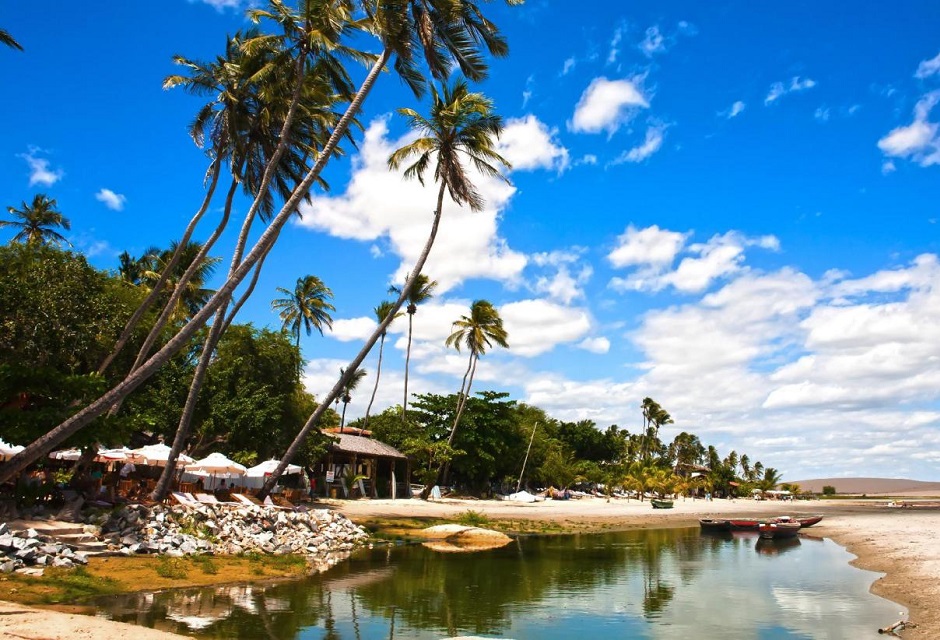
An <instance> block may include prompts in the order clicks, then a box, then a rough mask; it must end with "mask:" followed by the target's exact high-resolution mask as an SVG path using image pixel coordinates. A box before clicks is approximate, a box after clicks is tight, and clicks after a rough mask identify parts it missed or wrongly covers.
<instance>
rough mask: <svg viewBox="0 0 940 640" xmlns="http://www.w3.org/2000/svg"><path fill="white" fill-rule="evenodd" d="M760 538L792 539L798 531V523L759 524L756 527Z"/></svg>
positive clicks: (775, 522)
mask: <svg viewBox="0 0 940 640" xmlns="http://www.w3.org/2000/svg"><path fill="white" fill-rule="evenodd" d="M757 529H758V531H760V537H761V538H771V539H774V540H776V539H777V538H792V537H793V536H795V535H796V534H797V533H799V531H800V523H799V522H784V521H780V520H775V521H768V522H761V523H760V524H759V525H758V527H757Z"/></svg>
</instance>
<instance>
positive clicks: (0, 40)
mask: <svg viewBox="0 0 940 640" xmlns="http://www.w3.org/2000/svg"><path fill="white" fill-rule="evenodd" d="M0 44H5V45H6V46H8V47H10V48H11V49H18V50H20V51H22V50H23V46H22V45H21V44H20V43H19V42H17V41H16V40H14V39H13V36H11V35H10V34H9V32H7V31H6V30H4V29H0Z"/></svg>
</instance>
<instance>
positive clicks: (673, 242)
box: [607, 224, 689, 267]
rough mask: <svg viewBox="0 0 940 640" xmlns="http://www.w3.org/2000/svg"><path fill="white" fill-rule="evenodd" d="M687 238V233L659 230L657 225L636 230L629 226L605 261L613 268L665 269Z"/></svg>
mask: <svg viewBox="0 0 940 640" xmlns="http://www.w3.org/2000/svg"><path fill="white" fill-rule="evenodd" d="M688 236H689V234H687V233H679V232H677V231H667V230H665V229H660V228H659V226H658V225H652V226H649V227H646V228H645V229H637V228H636V227H634V226H633V225H632V224H631V225H628V226H627V229H626V230H625V231H624V232H623V234H621V235H620V236H619V237H618V238H617V242H618V245H617V247H616V248H615V249H614V250H613V251H611V252H610V253H609V254H608V255H607V260H608V261H609V262H610V264H611V265H613V266H614V267H629V266H635V265H650V266H654V267H666V266H669V265H671V264H672V262H673V260H675V258H676V255H678V253H679V251H680V250H681V249H682V247H683V246H684V245H685V241H686V239H687V238H688Z"/></svg>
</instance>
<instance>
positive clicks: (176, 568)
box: [156, 556, 189, 580]
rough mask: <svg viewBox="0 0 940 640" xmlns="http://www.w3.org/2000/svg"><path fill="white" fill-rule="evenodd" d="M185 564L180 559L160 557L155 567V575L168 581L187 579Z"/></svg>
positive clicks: (187, 573)
mask: <svg viewBox="0 0 940 640" xmlns="http://www.w3.org/2000/svg"><path fill="white" fill-rule="evenodd" d="M186 564H187V563H186V562H185V561H184V560H183V559H182V558H168V557H166V556H161V557H160V560H159V562H158V563H157V567H156V571H157V575H158V576H160V577H161V578H168V579H170V580H184V579H186V578H188V577H189V572H188V571H186Z"/></svg>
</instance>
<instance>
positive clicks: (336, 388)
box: [0, 52, 446, 500]
mask: <svg viewBox="0 0 940 640" xmlns="http://www.w3.org/2000/svg"><path fill="white" fill-rule="evenodd" d="M387 57H388V53H387V52H386V53H384V54H383V59H387ZM380 62H381V61H380ZM383 64H384V62H383ZM445 189H446V187H445V185H443V184H442V185H441V188H440V190H439V191H438V194H437V208H436V209H435V210H434V219H433V222H432V223H431V232H430V234H429V235H428V239H427V242H425V244H424V249H422V251H421V255H419V256H418V260H417V261H416V262H415V266H414V268H413V269H412V271H411V275H410V276H408V280H407V281H406V282H405V285H404V286H403V287H402V290H401V294H399V296H398V300H396V301H395V303H394V304H393V305H392V308H391V310H390V311H389V313H388V317H386V318H385V320H383V321H382V322H380V323H379V326H378V327H376V328H375V330H374V331H373V332H372V335H371V336H369V338H368V339H367V340H366V342H365V344H364V345H362V348H361V349H360V350H359V353H358V354H357V355H356V357H355V358H353V359H352V362H350V363H349V365H347V366H346V370H345V373H344V374H343V375H342V376H340V379H339V380H338V381H337V382H336V384H334V385H333V388H332V389H330V391H329V393H327V395H326V396H325V397H324V398H323V399H322V400H321V401H320V406H318V407H317V408H316V410H315V411H314V412H313V413H312V414H311V415H310V417H309V418H308V419H307V422H306V424H304V426H303V428H301V430H300V431H299V432H298V433H297V436H296V437H295V438H294V441H293V442H291V444H290V446H289V447H288V448H287V451H285V452H284V457H283V458H281V461H280V462H279V463H278V465H277V468H276V469H275V470H274V473H272V474H271V477H270V478H268V480H267V482H265V483H264V486H263V487H262V488H261V491H260V492H259V493H258V496H259V497H260V498H261V499H262V500H263V499H264V498H265V497H266V496H267V495H268V494H269V493H271V489H273V488H274V484H275V483H276V482H277V479H278V478H279V477H280V476H281V474H282V473H284V469H286V468H287V465H288V464H290V461H291V460H293V459H294V457H295V456H296V455H297V452H298V451H300V448H301V447H302V446H303V443H304V440H305V439H306V438H307V435H308V434H309V433H310V431H311V430H312V429H313V427H314V425H315V424H317V422H319V420H320V417H321V416H322V415H323V413H324V411H326V409H327V408H328V407H329V406H330V403H331V402H333V400H335V399H336V398H337V397H338V396H339V394H340V393H341V392H342V390H343V389H344V388H345V387H346V384H347V383H348V382H349V380H351V379H352V376H353V374H354V373H355V372H356V370H357V369H358V368H359V365H361V364H362V361H363V360H365V358H366V356H367V355H369V352H370V351H371V350H372V347H373V346H375V343H376V342H378V339H379V336H381V335H382V334H383V333H385V332H386V331H388V326H389V325H390V324H391V323H392V320H394V319H395V315H396V314H397V313H398V310H399V309H401V306H402V304H403V303H404V302H405V297H406V296H407V294H408V291H409V290H410V289H411V287H412V285H414V281H415V279H416V278H417V277H418V274H420V273H421V270H422V269H423V268H424V263H425V262H427V260H428V256H429V255H430V253H431V248H432V247H433V246H434V240H435V239H436V238H437V230H438V228H439V227H440V224H441V210H442V209H443V207H444V193H445ZM0 481H2V478H0Z"/></svg>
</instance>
